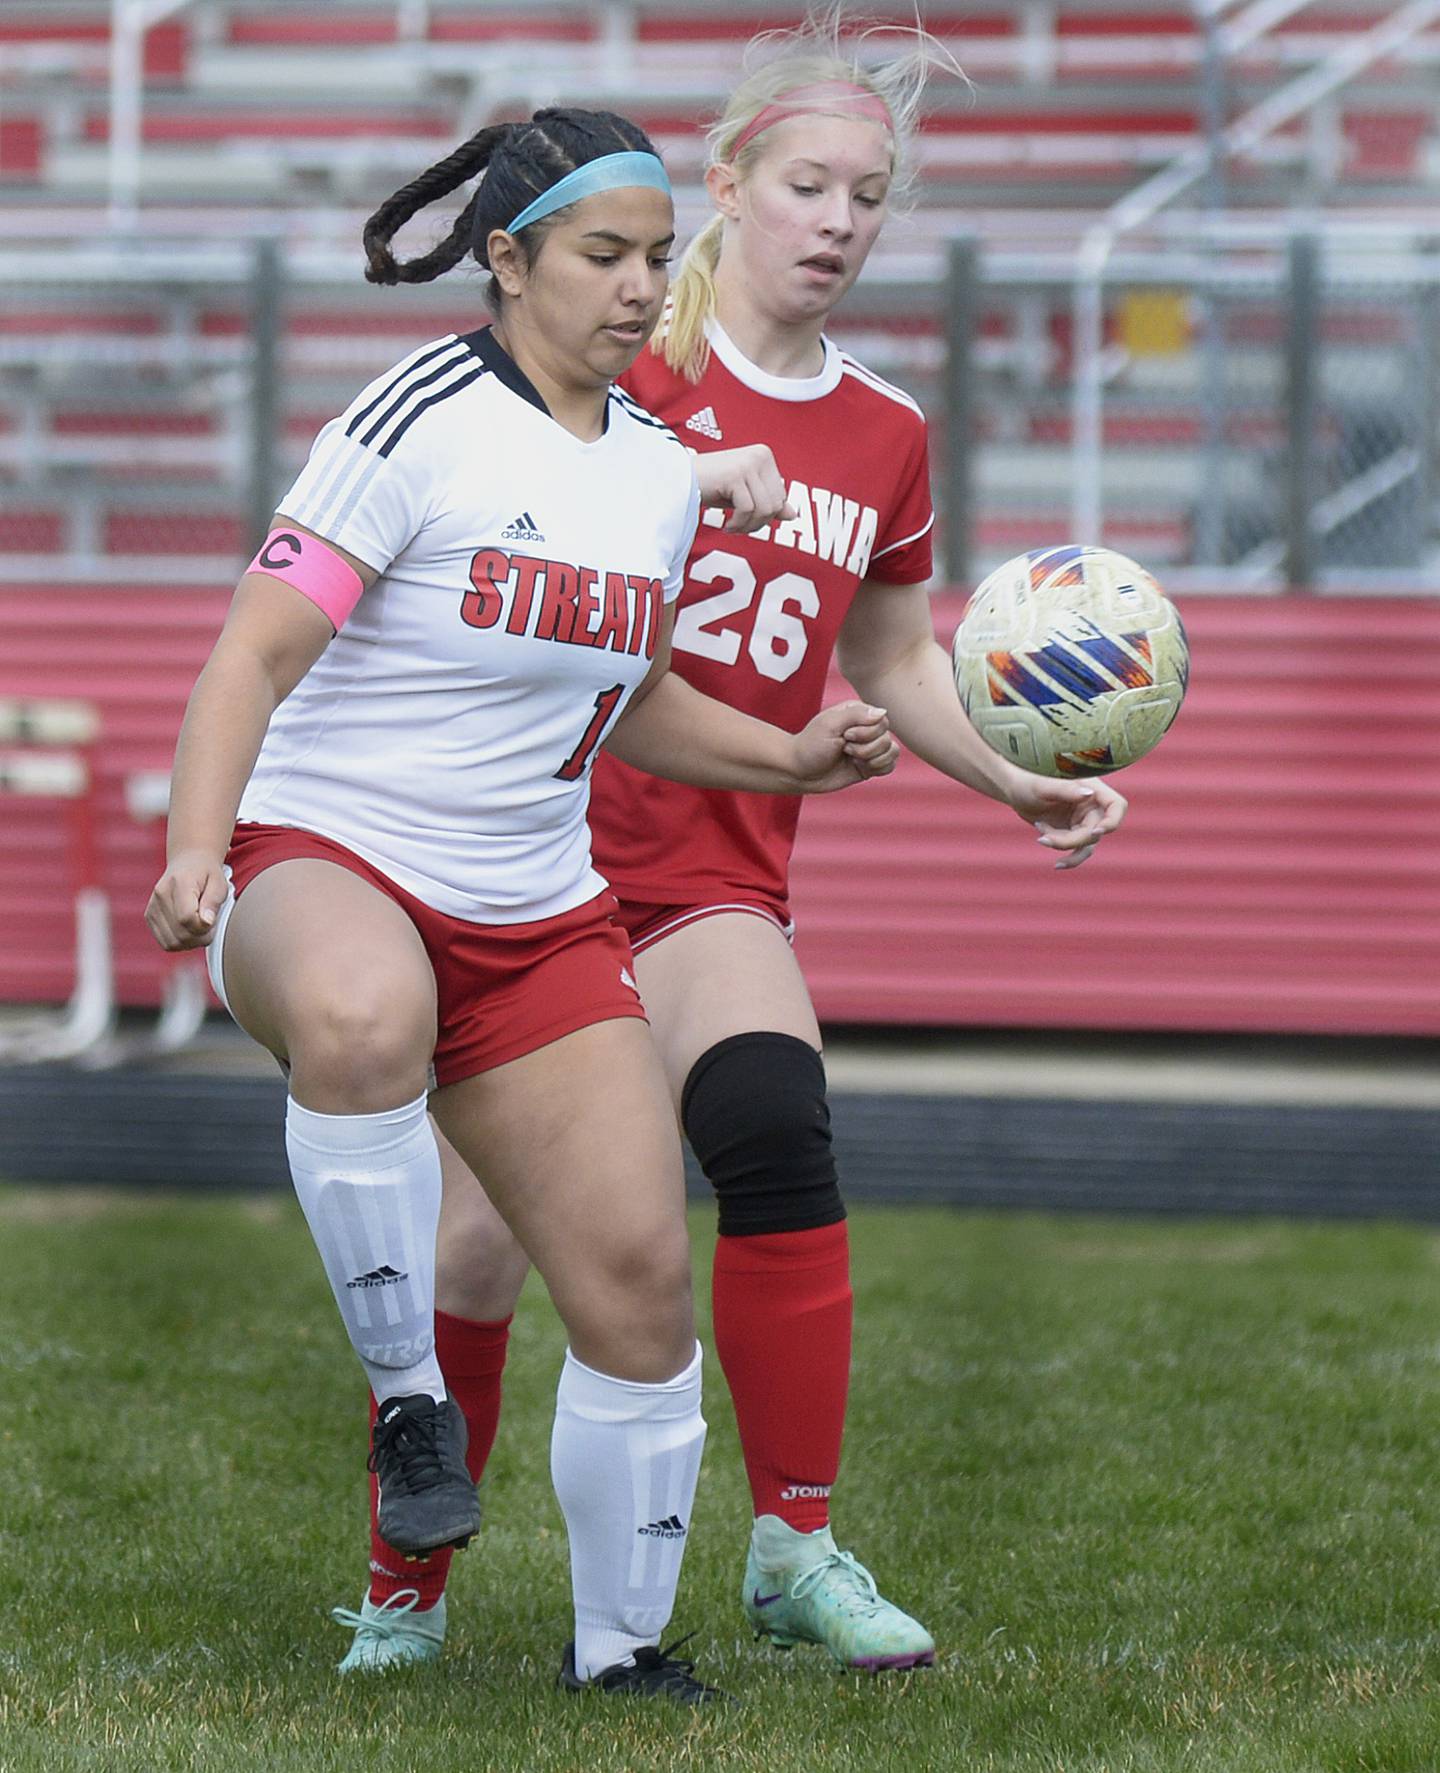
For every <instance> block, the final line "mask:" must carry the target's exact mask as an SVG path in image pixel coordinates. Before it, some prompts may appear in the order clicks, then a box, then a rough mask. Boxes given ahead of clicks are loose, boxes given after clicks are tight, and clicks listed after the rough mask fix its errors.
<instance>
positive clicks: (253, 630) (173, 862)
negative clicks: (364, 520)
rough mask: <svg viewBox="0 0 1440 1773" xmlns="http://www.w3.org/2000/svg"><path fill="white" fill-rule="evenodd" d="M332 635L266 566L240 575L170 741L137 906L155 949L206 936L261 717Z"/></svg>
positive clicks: (199, 941)
mask: <svg viewBox="0 0 1440 1773" xmlns="http://www.w3.org/2000/svg"><path fill="white" fill-rule="evenodd" d="M275 522H276V527H277V528H278V527H284V528H286V529H289V530H292V531H298V532H299V533H300V534H301V535H304V536H309V535H311V534H312V533H313V532H311V531H309V530H306V529H304V528H302V527H301V526H300V525H298V524H293V523H291V522H290V520H289V519H288V518H285V517H277V518H276V520H275ZM316 540H320V541H323V538H319V537H317V538H316ZM324 546H325V547H326V548H327V549H329V550H330V551H331V552H332V553H334V554H336V555H339V556H340V558H341V559H343V560H344V561H345V562H346V564H347V565H349V566H350V567H351V568H352V569H353V571H354V572H355V573H356V574H357V575H358V576H359V578H360V581H361V583H362V584H363V585H367V586H368V585H369V584H370V583H372V582H373V581H374V579H375V578H376V576H377V574H376V572H375V570H374V568H373V567H369V566H366V565H365V564H364V562H363V561H360V560H357V559H356V558H355V557H354V556H353V555H349V554H346V553H345V552H344V550H343V549H339V548H336V547H335V546H334V544H333V543H329V542H325V543H324ZM334 632H335V630H334V627H333V626H332V624H331V622H330V619H329V618H328V617H327V616H326V615H324V614H323V613H322V612H321V611H320V610H319V609H318V608H317V607H316V606H315V604H314V603H312V602H310V601H309V600H308V599H307V598H306V597H304V596H302V595H301V593H300V592H299V591H297V590H295V589H294V587H293V586H291V585H288V584H286V583H284V582H283V581H281V580H280V579H277V578H274V577H272V576H271V575H270V574H269V573H264V572H246V573H245V574H244V575H243V576H242V577H241V579H240V582H239V584H238V585H237V586H236V588H235V596H234V599H233V601H232V603H231V605H230V611H229V614H228V615H227V617H226V619H225V626H224V628H223V629H222V630H221V633H220V637H219V639H218V640H217V641H216V643H215V648H214V651H213V652H212V653H211V654H210V657H209V659H208V660H207V661H206V664H205V668H204V670H203V671H202V672H201V673H200V676H199V678H198V679H197V680H196V684H195V688H194V690H193V691H192V692H191V696H190V702H189V705H188V707H187V708H186V711H185V721H184V725H183V726H182V727H181V730H180V738H179V742H178V744H177V746H176V751H175V768H174V771H173V774H172V776H171V786H170V823H169V831H168V837H167V842H166V867H165V872H164V874H162V875H161V877H160V879H159V881H158V882H157V883H156V886H155V890H154V892H153V893H152V894H151V896H150V903H149V905H148V906H147V908H146V912H145V921H146V922H147V923H148V924H149V926H150V930H151V933H152V934H153V935H154V937H155V940H156V941H157V942H158V943H159V944H160V946H161V947H162V948H165V949H168V950H171V951H174V950H177V949H184V948H202V947H204V946H205V945H206V944H207V943H208V942H209V940H210V937H211V935H212V933H213V930H214V925H215V919H216V916H217V915H218V913H219V910H220V907H221V905H223V904H224V902H225V895H226V892H227V890H228V889H227V886H226V881H225V872H224V866H223V863H224V856H225V852H226V849H227V848H228V847H229V843H230V833H231V831H232V830H233V828H234V824H235V812H236V808H237V807H238V806H239V804H240V796H241V793H242V792H243V790H244V787H245V783H246V781H247V780H248V779H249V776H250V772H251V770H253V768H254V767H255V759H256V757H257V755H258V754H259V750H260V744H261V741H262V740H263V739H264V737H265V731H266V728H267V727H268V726H269V724H270V717H271V716H272V715H273V714H274V712H275V710H276V709H277V708H278V707H279V706H280V704H281V702H283V701H284V700H285V698H286V696H288V695H289V694H290V692H291V690H292V689H294V687H295V685H296V684H297V683H299V681H300V679H301V678H302V677H303V676H304V675H305V673H306V672H307V671H308V670H309V669H310V667H311V666H312V665H313V664H314V663H315V661H316V660H317V659H318V658H319V657H320V655H321V653H322V652H324V650H325V648H326V647H327V646H328V645H329V644H330V641H331V639H332V638H333V636H334Z"/></svg>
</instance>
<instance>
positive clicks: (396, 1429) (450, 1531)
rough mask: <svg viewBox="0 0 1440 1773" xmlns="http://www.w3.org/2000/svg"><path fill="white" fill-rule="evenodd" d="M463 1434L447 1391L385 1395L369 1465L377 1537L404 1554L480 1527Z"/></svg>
mask: <svg viewBox="0 0 1440 1773" xmlns="http://www.w3.org/2000/svg"><path fill="white" fill-rule="evenodd" d="M468 1439H469V1436H468V1434H467V1433H466V1429H465V1418H464V1416H463V1415H462V1414H461V1412H460V1409H459V1406H458V1405H457V1404H456V1403H455V1401H454V1400H453V1399H452V1398H447V1399H446V1400H445V1402H444V1403H443V1404H437V1403H436V1402H435V1400H434V1398H432V1397H427V1396H426V1395H425V1394H424V1393H421V1394H419V1395H418V1396H415V1397H387V1398H386V1399H385V1401H384V1402H383V1403H382V1404H381V1405H380V1409H379V1411H378V1413H377V1415H376V1417H375V1429H374V1432H373V1434H372V1435H371V1437H370V1458H369V1462H368V1463H369V1466H370V1469H371V1471H373V1472H374V1473H375V1477H376V1479H377V1481H378V1484H379V1489H380V1505H379V1508H378V1510H377V1522H376V1524H377V1525H378V1527H379V1529H380V1537H381V1538H382V1539H383V1540H384V1541H385V1543H386V1544H387V1545H392V1546H394V1548H395V1550H396V1551H398V1552H400V1553H402V1554H403V1555H404V1556H405V1557H408V1558H418V1557H426V1556H428V1555H429V1553H430V1552H432V1551H438V1550H439V1549H440V1547H441V1546H442V1545H453V1546H455V1547H456V1548H457V1549H459V1548H461V1547H463V1546H466V1545H468V1544H469V1543H470V1541H471V1540H472V1539H473V1538H474V1537H475V1535H476V1533H478V1532H479V1531H480V1498H479V1497H478V1496H477V1495H476V1494H475V1480H474V1479H473V1478H472V1477H471V1476H470V1473H469V1472H468V1471H467V1470H466V1469H465V1447H466V1443H467V1441H468Z"/></svg>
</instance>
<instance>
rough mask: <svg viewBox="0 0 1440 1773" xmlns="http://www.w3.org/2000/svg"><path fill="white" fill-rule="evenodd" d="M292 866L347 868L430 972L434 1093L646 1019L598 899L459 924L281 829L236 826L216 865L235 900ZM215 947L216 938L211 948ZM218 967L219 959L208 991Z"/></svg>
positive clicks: (613, 926) (621, 944) (318, 841)
mask: <svg viewBox="0 0 1440 1773" xmlns="http://www.w3.org/2000/svg"><path fill="white" fill-rule="evenodd" d="M301 857H307V858H312V859H314V860H316V861H321V862H334V863H337V864H338V865H339V866H340V867H341V868H348V869H349V870H350V872H351V873H352V874H358V875H359V876H360V878H361V879H362V880H367V881H369V883H370V884H371V886H373V887H375V888H377V889H378V890H379V891H380V892H382V893H384V894H386V896H387V897H389V898H391V899H393V900H394V901H395V903H396V904H397V905H399V906H400V908H401V909H402V910H403V911H404V912H405V914H406V915H407V916H408V917H409V919H410V921H411V923H413V924H414V925H415V928H416V930H417V931H418V932H419V934H420V940H421V941H422V942H423V943H424V944H425V952H426V954H428V955H429V957H430V965H431V966H432V967H433V968H434V971H435V996H436V1005H437V1032H436V1039H435V1056H434V1072H435V1083H436V1087H437V1088H441V1087H443V1086H444V1085H445V1084H452V1083H458V1082H459V1081H460V1080H461V1079H462V1078H466V1077H474V1076H476V1075H477V1073H479V1072H482V1071H491V1070H493V1069H494V1068H495V1067H496V1066H497V1065H504V1064H506V1063H507V1062H508V1061H509V1060H511V1059H519V1058H523V1057H524V1055H525V1054H526V1053H533V1052H535V1051H537V1050H538V1049H539V1048H540V1047H544V1046H548V1045H549V1044H550V1042H551V1041H554V1040H559V1039H560V1038H561V1037H562V1036H563V1035H566V1034H573V1033H574V1032H575V1030H576V1029H577V1028H588V1027H589V1026H590V1025H591V1024H592V1023H594V1022H608V1021H611V1020H613V1019H614V1018H615V1017H617V1016H638V1017H640V1018H641V1020H642V1021H643V1020H644V1017H645V1011H644V1009H643V1008H642V1007H641V1003H640V994H639V992H638V991H637V990H636V989H635V985H634V983H633V978H632V974H631V970H630V967H631V954H630V944H629V943H628V942H627V941H626V939H625V935H624V932H623V930H622V929H621V928H620V927H619V926H618V924H617V923H616V921H615V917H614V912H615V900H614V897H613V896H612V895H611V894H610V893H608V892H604V893H601V894H600V895H599V896H598V898H594V899H591V900H589V901H587V903H585V904H584V905H577V906H576V907H575V909H574V910H573V911H565V912H562V913H561V914H560V915H559V916H558V917H545V918H541V919H540V920H539V921H538V922H536V923H500V924H493V923H492V924H481V923H467V922H466V921H465V919H464V918H460V917H447V916H446V915H445V913H444V912H443V911H435V910H433V909H432V908H431V907H430V906H429V905H427V904H425V903H424V901H423V900H420V899H417V898H415V896H414V895H413V894H411V893H407V892H406V891H405V889H404V888H403V887H398V886H396V884H395V882H394V881H393V880H391V879H390V878H389V877H388V876H387V875H385V874H383V873H382V872H381V871H380V869H378V868H374V867H372V866H371V864H370V863H369V862H366V861H364V860H362V858H361V857H359V856H357V855H355V854H354V852H353V851H351V850H347V849H346V848H345V846H344V845H343V844H339V843H336V842H335V841H334V840H333V839H332V838H329V837H319V836H317V835H316V834H315V833H314V832H312V831H300V830H297V829H295V828H293V827H291V826H286V825H237V826H236V827H235V835H234V837H233V838H232V840H231V844H230V853H229V854H228V855H227V856H226V858H225V861H226V865H227V866H228V867H229V869H230V875H231V885H232V887H233V889H234V894H235V897H236V898H237V899H238V897H239V896H240V894H241V893H243V892H244V891H245V888H246V887H247V886H249V884H250V882H251V881H252V880H254V879H255V877H256V875H258V874H260V873H262V872H263V871H264V870H265V869H266V868H272V867H274V865H275V864H276V863H277V862H293V861H295V860H297V859H298V858H301ZM222 939H223V932H222V931H221V930H219V929H217V931H216V940H217V942H220V941H221V940H222ZM219 967H220V956H219V955H218V954H217V956H216V964H215V966H214V967H212V977H214V978H215V980H216V985H217V989H218V987H219V985H220V983H221V980H220V978H219V977H218V972H219ZM222 996H223V994H222Z"/></svg>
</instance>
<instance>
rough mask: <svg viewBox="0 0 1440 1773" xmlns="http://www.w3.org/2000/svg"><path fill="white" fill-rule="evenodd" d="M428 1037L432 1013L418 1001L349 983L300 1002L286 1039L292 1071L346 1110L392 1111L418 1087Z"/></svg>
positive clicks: (424, 1066)
mask: <svg viewBox="0 0 1440 1773" xmlns="http://www.w3.org/2000/svg"><path fill="white" fill-rule="evenodd" d="M434 1040H435V1034H434V1018H433V1012H431V1011H429V1008H428V1006H426V1005H424V1004H422V1003H421V1002H419V1001H418V999H417V1001H415V1002H413V1003H410V1002H407V1001H406V995H405V994H404V993H403V992H402V993H396V992H387V991H385V990H384V989H380V988H375V987H373V986H372V987H365V986H363V985H357V984H356V983H353V982H350V983H347V985H346V987H345V989H344V990H343V991H340V990H337V991H334V992H323V993H319V994H317V995H315V996H314V997H312V998H311V1000H310V1001H309V1002H308V1003H307V1006H306V1011H305V1014H304V1016H303V1017H302V1018H300V1025H299V1027H298V1028H297V1029H296V1030H295V1031H294V1033H293V1034H292V1037H291V1040H290V1062H291V1068H292V1074H293V1076H294V1079H295V1080H296V1082H297V1084H298V1082H299V1081H300V1080H301V1078H302V1077H303V1078H304V1079H305V1080H306V1081H307V1082H308V1085H309V1087H310V1089H311V1091H312V1092H319V1093H321V1094H323V1095H324V1096H326V1097H327V1098H331V1099H336V1100H341V1101H343V1102H344V1104H345V1107H346V1108H347V1109H348V1110H349V1112H351V1113H357V1114H360V1113H366V1112H369V1111H372V1110H375V1109H384V1108H387V1107H388V1108H393V1107H394V1106H395V1104H396V1103H397V1102H400V1101H406V1100H410V1099H412V1098H413V1097H415V1096H416V1095H418V1094H419V1093H420V1091H421V1090H423V1089H424V1087H425V1080H426V1072H427V1068H428V1064H429V1056H430V1050H431V1048H432V1047H433V1045H434Z"/></svg>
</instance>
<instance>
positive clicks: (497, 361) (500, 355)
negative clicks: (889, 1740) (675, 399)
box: [460, 326, 610, 435]
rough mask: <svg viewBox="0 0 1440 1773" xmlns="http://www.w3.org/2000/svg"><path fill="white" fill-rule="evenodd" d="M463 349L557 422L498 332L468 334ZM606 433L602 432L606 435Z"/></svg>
mask: <svg viewBox="0 0 1440 1773" xmlns="http://www.w3.org/2000/svg"><path fill="white" fill-rule="evenodd" d="M460 342H461V344H462V345H468V346H469V347H470V349H471V350H472V351H473V352H474V353H475V355H476V356H477V357H478V358H479V359H480V361H481V362H482V363H483V364H484V365H485V367H486V369H488V370H489V371H490V372H491V374H492V375H493V376H494V377H495V378H496V380H497V381H499V382H502V383H503V384H504V386H505V387H507V388H508V389H509V390H510V392H511V393H512V394H518V395H519V396H520V398H521V399H522V400H525V401H528V402H529V403H530V405H531V406H533V407H537V408H538V409H539V410H540V411H541V412H543V413H544V415H545V417H546V418H547V419H548V418H553V417H554V415H553V414H552V413H551V411H550V408H549V407H548V406H546V404H545V397H544V395H543V394H542V393H541V392H540V390H539V389H538V388H537V387H536V386H535V384H534V382H532V381H531V380H530V378H529V376H527V375H526V373H525V371H524V370H523V369H521V367H520V365H519V364H518V363H517V362H516V361H515V359H514V358H513V357H512V356H511V355H510V353H509V352H508V351H507V350H506V349H505V347H504V346H503V345H502V344H501V343H500V341H499V339H497V338H496V337H495V329H494V328H493V327H490V326H482V327H481V328H480V329H479V331H478V332H467V333H466V334H465V335H464V336H463V338H462V339H461V341H460ZM604 429H605V430H606V431H608V430H609V429H610V403H609V401H608V400H607V401H606V403H605V425H604ZM603 434H604V433H603V432H602V435H603Z"/></svg>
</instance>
